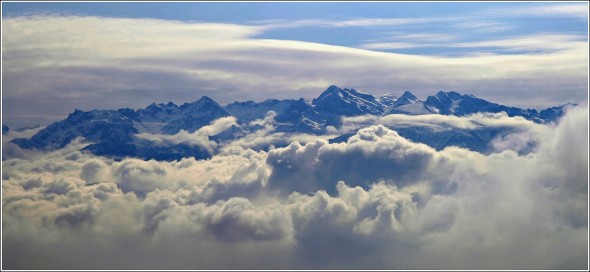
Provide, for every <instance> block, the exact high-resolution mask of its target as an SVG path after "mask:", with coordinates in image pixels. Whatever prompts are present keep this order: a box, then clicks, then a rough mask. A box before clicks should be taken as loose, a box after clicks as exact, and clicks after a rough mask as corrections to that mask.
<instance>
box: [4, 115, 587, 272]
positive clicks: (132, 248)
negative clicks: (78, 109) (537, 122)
mask: <svg viewBox="0 0 590 272" xmlns="http://www.w3.org/2000/svg"><path fill="white" fill-rule="evenodd" d="M456 121H457V122H460V121H465V122H467V121H469V120H460V119H457V120H456ZM538 128H539V127H538V126H530V127H527V129H526V130H519V132H517V133H518V134H514V135H513V136H512V137H505V138H503V139H500V140H498V141H497V142H496V144H497V145H502V146H503V147H504V148H503V149H502V150H504V151H502V152H499V153H492V154H489V155H484V154H480V153H477V152H473V151H469V150H467V149H462V148H458V147H447V148H445V149H443V150H440V151H437V150H436V149H433V148H431V147H429V146H426V145H424V144H418V143H414V142H411V141H409V140H407V139H405V138H403V137H401V136H400V135H399V134H398V133H397V132H396V131H395V130H392V129H389V128H387V127H385V126H383V125H380V124H374V125H370V126H367V127H364V128H362V129H360V130H358V132H357V133H356V134H355V135H353V136H352V137H350V138H349V139H348V140H347V141H346V142H343V143H329V142H328V141H326V140H322V139H318V140H312V141H307V142H306V143H304V144H302V143H300V142H297V141H295V142H292V143H291V144H289V145H287V146H285V147H282V148H270V150H268V151H264V150H260V151H256V150H253V149H249V148H247V147H246V146H245V145H244V142H243V141H242V142H240V140H237V141H236V142H235V143H233V144H229V145H227V146H224V147H220V152H219V153H218V154H216V155H215V156H213V157H212V158H211V159H207V160H195V159H193V158H185V159H182V160H180V161H172V162H166V161H155V160H149V161H144V160H138V159H124V160H120V161H116V160H112V159H108V158H104V157H100V156H94V155H91V154H87V153H83V152H81V151H80V150H81V145H80V144H79V143H77V142H74V143H72V144H71V145H70V146H67V147H66V148H64V149H60V150H57V151H53V152H49V153H44V154H34V157H30V158H27V157H26V156H22V157H21V158H12V159H8V160H6V161H3V162H2V166H3V173H2V175H3V177H2V178H3V183H2V190H3V196H2V204H3V206H2V209H3V210H2V212H3V226H2V230H3V237H2V240H3V253H2V254H3V256H2V257H3V263H4V268H8V269H215V268H217V269H278V268H290V269H306V268H307V269H310V268H313V269H355V268H357V269H473V268H478V269H559V268H570V269H584V268H585V267H586V266H587V261H588V259H587V254H588V251H587V246H588V244H587V241H588V224H587V222H588V209H587V207H588V202H587V201H588V193H587V192H588V134H587V131H588V115H587V107H584V108H576V109H573V110H571V111H570V112H569V113H568V114H567V115H566V116H565V117H563V118H562V120H561V121H560V122H559V124H558V125H556V126H555V127H548V126H544V128H543V129H538ZM277 137H279V136H277ZM530 139H534V141H536V142H537V143H538V144H537V145H536V147H535V150H534V151H533V152H531V153H528V154H519V153H518V152H516V151H513V150H510V148H509V147H511V146H518V145H519V143H520V142H522V141H525V142H526V141H527V140H530ZM511 141H514V143H511Z"/></svg>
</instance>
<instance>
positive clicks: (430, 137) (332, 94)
mask: <svg viewBox="0 0 590 272" xmlns="http://www.w3.org/2000/svg"><path fill="white" fill-rule="evenodd" d="M567 105H568V104H566V105H561V106H557V107H551V108H547V109H544V110H542V111H540V112H539V111H537V110H534V109H521V108H516V107H509V106H504V105H500V104H497V103H492V102H488V101H486V100H484V99H481V98H477V97H475V96H473V95H468V94H463V95H462V94H459V93H457V92H454V91H450V92H444V91H440V92H438V93H436V94H435V95H433V96H428V97H427V98H426V100H424V101H422V100H420V99H418V98H417V97H416V96H415V95H413V94H412V93H410V92H408V91H406V92H404V93H403V94H402V95H401V96H399V97H398V96H396V95H393V94H385V95H382V96H378V97H376V96H373V95H371V94H367V93H363V92H360V91H357V90H355V89H347V88H340V87H337V86H330V87H328V88H327V89H326V90H325V91H324V92H322V93H321V94H320V95H319V96H318V97H317V98H315V99H313V100H312V101H308V100H305V99H303V98H301V99H298V100H295V99H285V100H277V99H268V100H264V101H261V102H254V101H246V102H234V103H231V104H228V105H226V106H221V105H219V104H218V103H217V102H215V101H214V100H212V99H211V98H209V97H206V96H204V97H202V98H201V99H199V100H197V101H195V102H191V103H184V104H182V105H180V106H178V105H176V104H174V103H172V102H169V103H166V104H164V103H160V104H155V103H152V104H151V105H149V106H147V107H146V108H143V109H138V110H133V109H130V108H123V109H118V110H91V111H81V110H78V109H76V110H75V111H74V112H72V113H71V114H69V115H68V117H67V118H65V119H64V120H61V121H58V122H55V123H53V124H51V125H49V126H47V127H46V128H44V129H42V130H40V131H39V132H38V133H37V134H35V135H34V136H32V137H31V138H30V139H25V138H18V139H14V140H12V143H14V144H17V145H18V146H20V147H21V148H26V149H31V148H34V149H43V150H52V149H57V148H62V147H64V146H66V145H67V144H69V143H70V142H71V141H72V140H74V139H75V138H77V137H84V138H85V139H86V140H87V141H88V142H89V143H90V144H89V145H88V146H86V147H85V148H84V150H86V151H89V152H92V153H94V154H96V155H103V156H109V157H113V158H123V157H139V158H144V159H157V160H177V159H181V158H183V157H195V158H199V159H200V158H209V157H211V156H212V155H213V154H211V151H210V150H206V149H205V148H203V147H200V146H195V145H188V144H175V145H172V146H171V145H168V146H162V145H157V144H154V143H153V142H150V141H148V140H146V139H144V138H141V137H137V134H139V133H150V134H165V135H174V134H176V133H179V132H181V131H186V132H189V133H193V132H195V131H197V130H198V129H200V128H202V127H203V126H206V125H209V124H210V123H211V122H213V121H214V120H217V119H219V118H222V117H229V116H234V117H235V118H236V120H237V124H236V125H233V126H232V127H231V128H230V129H228V130H226V131H223V132H221V133H220V134H219V135H213V136H212V137H210V139H212V140H214V141H216V142H223V141H229V140H233V139H236V138H239V137H242V136H244V135H246V134H248V133H251V132H253V131H255V130H257V129H259V128H260V126H256V125H253V124H252V121H254V120H258V119H263V118H265V116H266V115H267V113H268V112H269V111H274V112H275V113H276V116H274V122H275V123H274V124H275V131H276V132H284V133H308V134H315V135H322V134H325V133H326V129H327V127H328V126H333V127H335V128H339V127H341V125H342V123H341V122H342V121H341V117H343V116H345V117H351V116H361V115H374V116H384V115H389V114H408V115H421V114H442V115H454V116H465V115H470V114H473V113H477V112H487V113H498V112H506V113H507V114H508V116H521V117H523V118H526V119H528V120H531V121H534V122H537V123H550V122H554V121H556V120H557V119H559V117H561V116H562V115H563V114H564V108H565V106H567ZM8 131H9V128H8V127H3V129H2V132H3V134H5V133H7V132H8ZM396 131H398V133H399V134H400V135H401V136H403V137H406V138H408V139H410V140H413V141H417V142H422V143H425V144H428V145H430V146H432V147H434V148H436V149H442V148H444V147H446V146H449V145H456V146H462V147H466V148H469V149H472V150H475V151H479V152H489V142H491V141H492V140H493V139H494V138H495V137H497V136H498V135H502V134H506V133H509V132H510V131H508V130H498V129H481V130H469V131H467V130H451V131H442V132H441V131H433V130H431V129H428V128H425V127H411V126H410V127H403V128H396ZM222 134H223V135H222ZM350 135H352V134H351V133H347V134H344V135H341V136H340V137H337V138H334V139H332V140H330V141H331V142H340V141H345V140H346V139H347V138H348V137H350Z"/></svg>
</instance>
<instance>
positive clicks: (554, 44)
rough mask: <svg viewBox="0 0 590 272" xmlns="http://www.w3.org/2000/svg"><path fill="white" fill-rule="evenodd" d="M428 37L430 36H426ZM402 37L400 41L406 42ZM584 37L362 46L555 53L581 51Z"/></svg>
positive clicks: (417, 40)
mask: <svg viewBox="0 0 590 272" xmlns="http://www.w3.org/2000/svg"><path fill="white" fill-rule="evenodd" d="M426 36H428V35H426ZM404 39H405V37H403V36H402V37H401V38H400V40H404ZM585 39H586V37H585V36H582V35H564V34H538V35H531V36H519V37H513V38H507V39H500V40H483V41H474V42H449V43H421V42H420V36H418V37H417V38H415V41H414V42H374V43H365V44H362V45H361V46H360V47H361V48H366V49H402V48H419V47H447V48H479V47H491V48H499V49H502V50H506V51H524V52H538V51H555V50H566V49H572V50H579V49H581V48H583V47H584V46H586V45H587V44H588V43H587V41H586V40H585Z"/></svg>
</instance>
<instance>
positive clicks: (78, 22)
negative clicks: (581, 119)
mask: <svg viewBox="0 0 590 272" xmlns="http://www.w3.org/2000/svg"><path fill="white" fill-rule="evenodd" d="M354 22H355V23H350V22H349V23H347V24H346V25H355V24H356V25H363V24H365V25H366V24H373V23H375V24H379V23H386V22H388V23H393V21H385V22H384V21H380V20H373V21H362V22H364V23H362V22H361V21H354ZM261 31H262V30H261V29H260V28H259V27H255V26H254V27H253V26H247V25H234V24H210V23H187V22H177V21H168V20H154V19H118V18H100V17H77V16H73V17H46V16H32V17H12V18H6V19H4V20H3V34H4V35H3V70H2V73H3V98H4V100H5V101H7V103H5V104H4V108H3V118H4V120H15V121H9V122H8V124H9V125H10V122H13V123H14V122H16V123H24V125H34V124H35V122H39V119H38V118H35V116H66V115H67V114H68V113H69V112H71V111H72V110H73V109H74V108H81V109H86V110H90V109H93V108H121V107H132V108H139V107H145V106H146V105H148V104H150V103H151V102H154V101H155V102H166V101H173V102H176V103H183V102H186V101H194V100H196V99H198V98H199V97H200V96H202V95H208V96H210V97H212V98H213V99H215V100H217V101H219V102H220V103H229V102H233V101H235V100H247V99H253V100H263V99H267V98H298V97H305V98H313V97H315V96H317V95H318V94H319V93H320V92H321V91H322V90H323V89H324V88H325V87H326V86H329V85H331V84H337V85H342V86H350V87H354V88H357V89H361V90H366V91H369V92H375V93H384V92H391V91H397V92H399V91H401V90H411V91H413V92H414V93H416V94H417V95H419V96H426V95H430V94H432V93H434V92H435V91H437V90H441V89H445V90H452V89H454V90H458V91H463V92H466V91H468V92H470V93H472V94H474V95H478V96H481V97H483V98H486V99H489V100H492V101H496V102H500V103H504V104H511V105H515V106H525V107H543V106H553V105H556V104H563V103H566V102H578V101H579V100H584V99H585V98H586V89H587V80H586V79H587V73H586V71H587V62H586V61H584V60H585V59H587V56H588V52H587V42H585V41H582V40H581V39H580V38H579V37H577V36H575V35H563V34H551V33H546V34H542V35H534V36H531V35H529V36H524V37H512V38H506V39H501V40H481V41H470V42H457V41H452V42H451V44H450V45H449V46H455V47H461V48H475V47H480V46H490V47H492V46H495V47H497V48H500V49H502V50H521V51H524V53H523V52H513V54H510V55H494V54H491V55H476V56H470V55H465V56H462V57H461V58H456V57H444V56H420V55H409V54H395V53H386V52H375V51H370V50H363V49H357V48H350V47H344V46H332V45H326V44H321V43H313V42H302V41H293V40H276V39H258V38H255V37H256V36H257V35H258V34H259V33H261ZM420 34H421V33H417V34H416V35H414V36H411V35H410V36H408V35H406V37H402V38H403V39H404V40H403V41H400V42H395V43H394V44H389V45H388V44H387V43H385V44H383V43H382V44H380V45H379V44H376V43H374V44H372V45H371V43H367V44H364V45H362V46H363V47H364V48H373V49H374V48H382V49H383V48H386V47H387V46H389V48H392V47H395V48H411V47H417V46H427V45H428V46H430V44H440V43H442V44H446V42H435V40H436V39H438V40H439V41H440V40H442V39H445V38H451V37H446V36H444V35H439V36H432V35H431V34H429V33H424V34H421V35H420ZM441 34H445V33H441ZM400 35H402V36H403V35H404V34H400ZM417 35H418V36H417ZM412 38H414V39H421V42H412ZM428 39H430V41H428ZM531 48H534V49H537V50H540V51H541V52H540V53H539V52H535V54H529V53H527V52H530V49H531ZM449 67H452V69H450V68H449ZM421 74H428V75H429V76H428V78H425V77H417V76H416V75H421ZM555 88H559V89H560V90H564V91H560V92H556V91H555ZM162 90H166V91H165V92H164V91H162ZM565 90H567V91H565ZM138 94H142V95H140V96H138ZM532 94H534V95H532ZM531 96H533V97H538V98H535V99H538V100H531V99H530V97H531ZM105 97H109V98H108V99H106V98H105ZM519 98H526V99H519ZM572 100H574V101H572Z"/></svg>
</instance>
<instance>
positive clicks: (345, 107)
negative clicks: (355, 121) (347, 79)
mask: <svg viewBox="0 0 590 272" xmlns="http://www.w3.org/2000/svg"><path fill="white" fill-rule="evenodd" d="M312 105H313V106H314V107H315V109H316V111H317V112H318V113H320V114H324V115H339V116H357V115H363V114H381V113H383V105H382V104H381V103H379V102H378V101H377V100H376V99H375V97H374V96H372V95H370V94H366V93H361V92H359V91H357V90H355V89H341V88H339V87H338V86H334V85H332V86H330V87H328V89H326V90H325V91H324V92H322V93H321V94H320V96H318V97H317V98H315V99H314V100H313V101H312Z"/></svg>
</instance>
